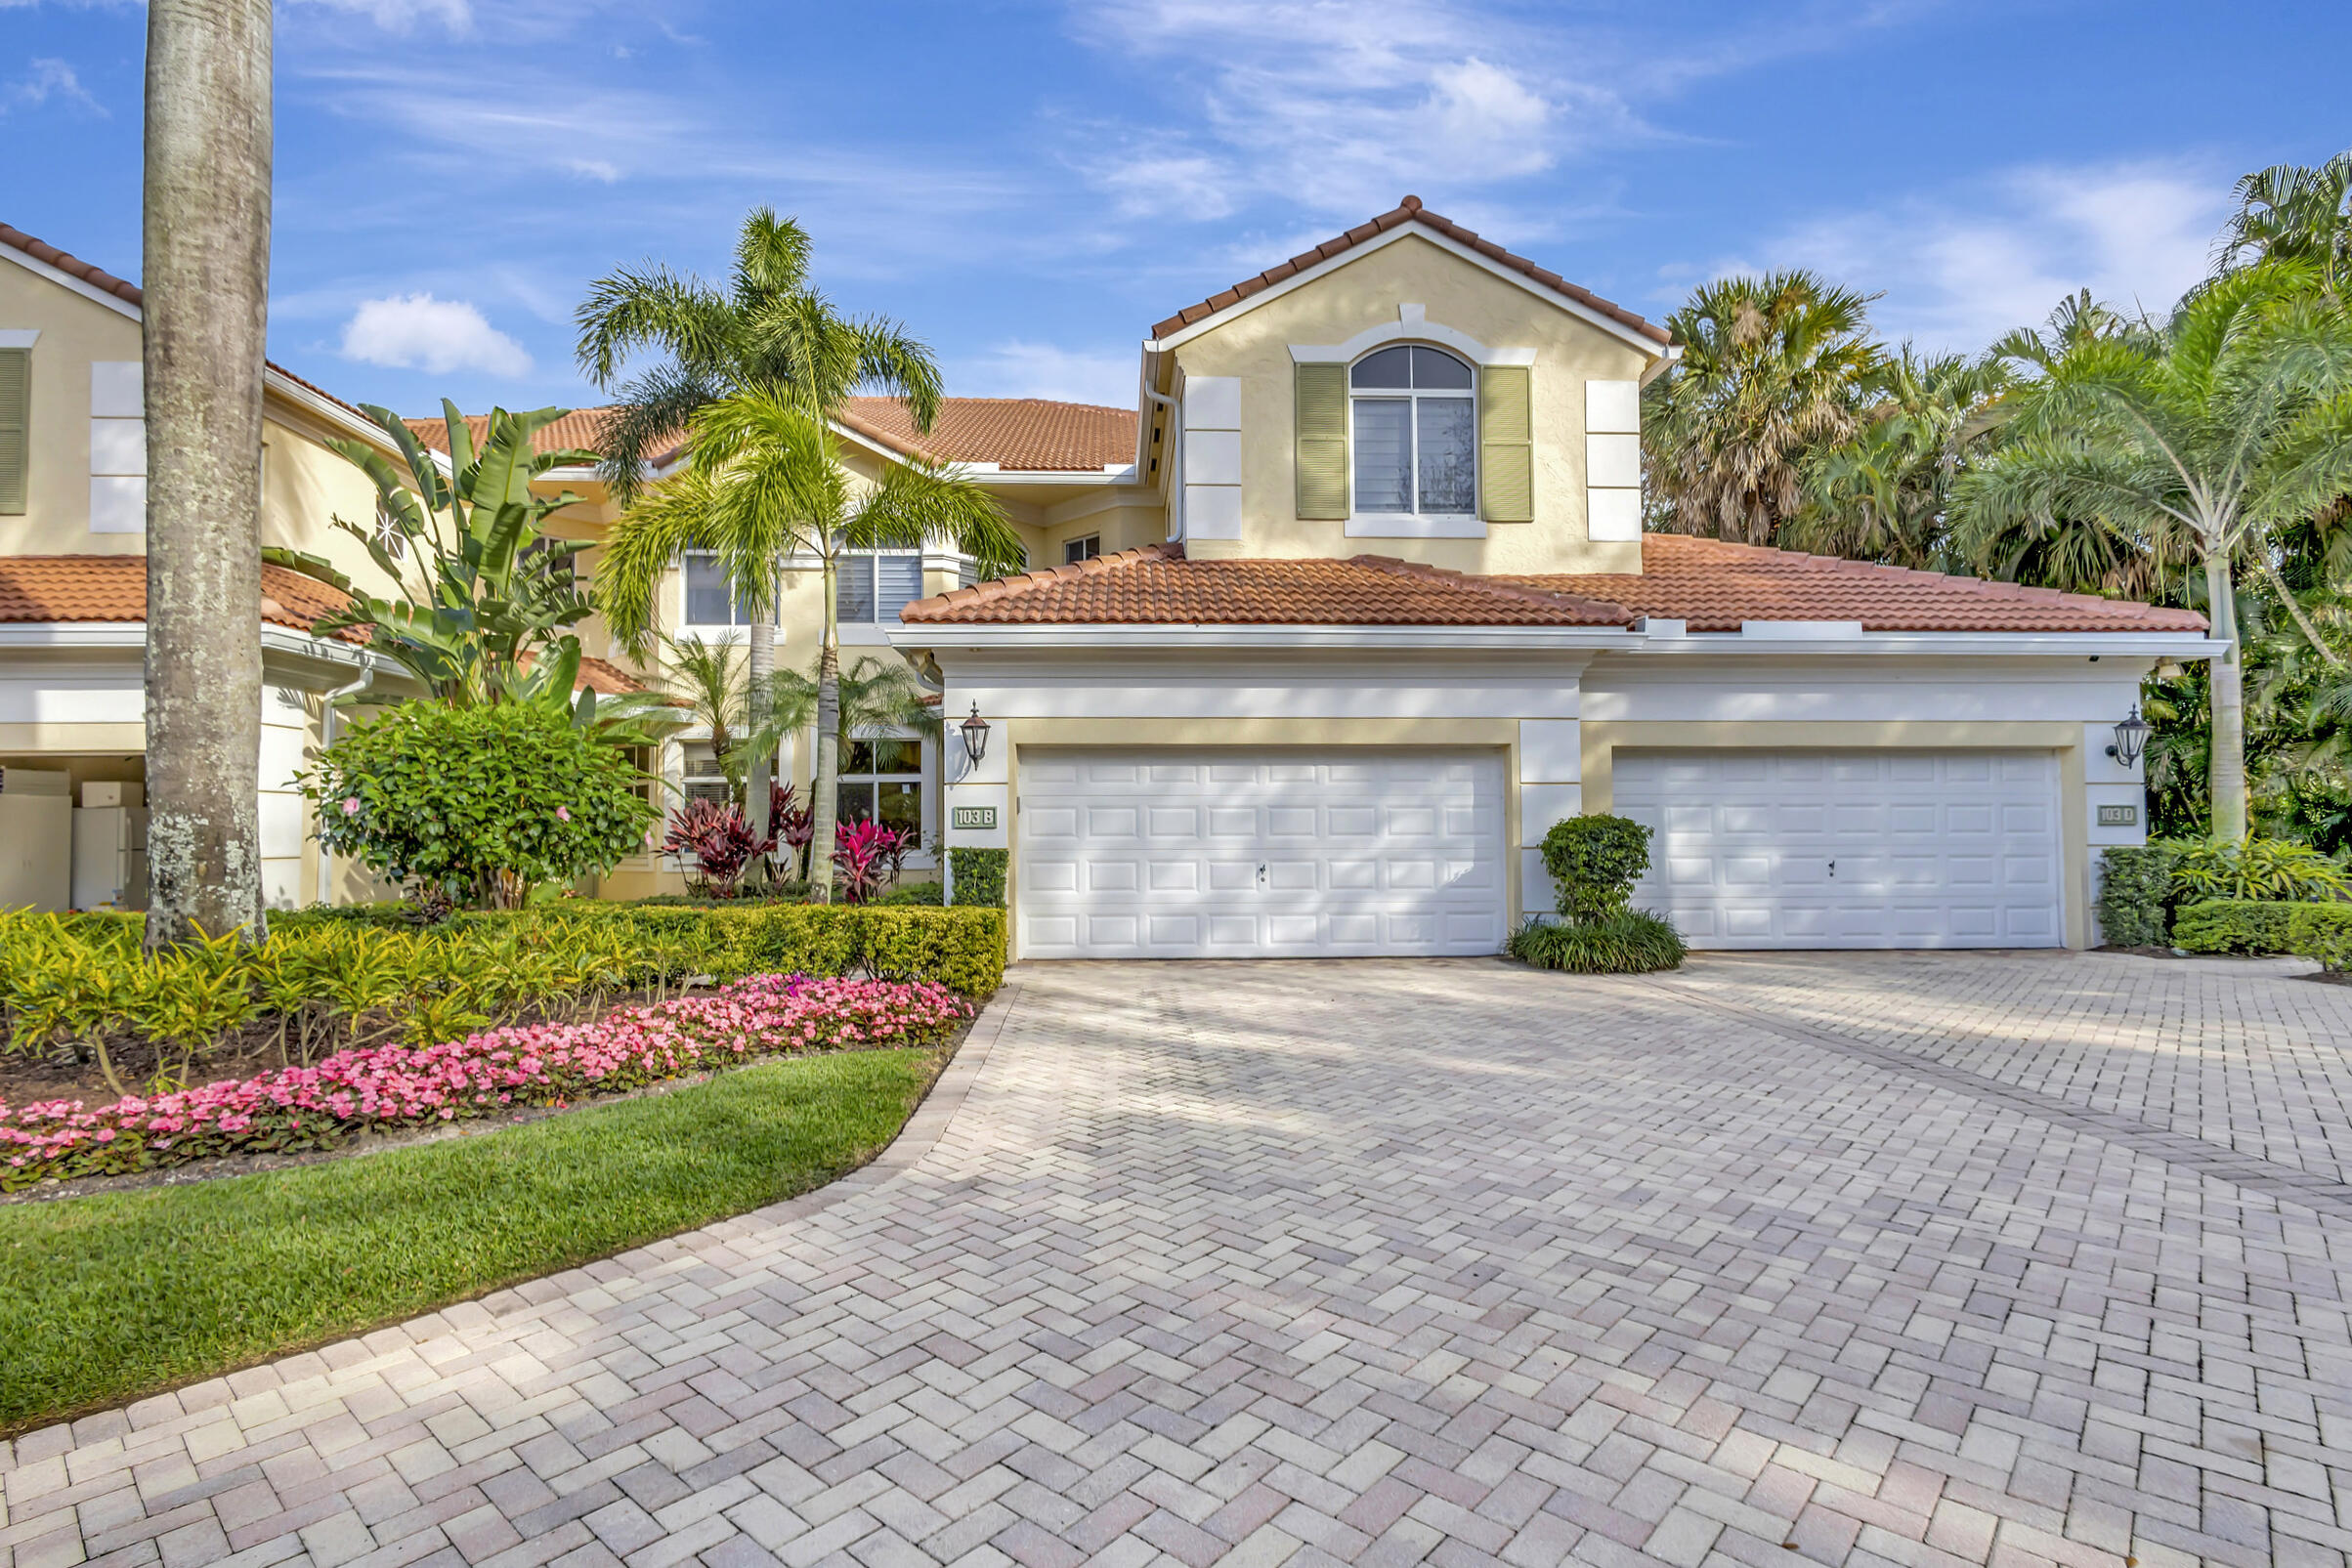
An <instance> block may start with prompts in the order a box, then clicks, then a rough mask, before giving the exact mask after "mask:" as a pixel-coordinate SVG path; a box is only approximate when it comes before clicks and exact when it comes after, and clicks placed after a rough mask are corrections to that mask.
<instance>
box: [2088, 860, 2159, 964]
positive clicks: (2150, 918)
mask: <svg viewBox="0 0 2352 1568" xmlns="http://www.w3.org/2000/svg"><path fill="white" fill-rule="evenodd" d="M2177 858H2178V855H2177V852H2176V851H2175V850H2174V849H2173V848H2172V847H2171V846H2170V845H2168V844H2145V845H2133V846H2124V845H2117V847H2115V848H2113V849H2110V850H2108V851H2106V852H2105V853H2104V854H2103V855H2101V856H2100V860H2101V862H2102V864H2103V867H2104V874H2103V875H2102V876H2101V877H2100V879H2099V930H2100V932H2101V934H2102V935H2104V937H2105V938H2106V940H2107V942H2108V943H2109V944H2110V945H2111V946H2113V947H2118V948H2155V947H2161V946H2162V945H2163V944H2164V941H2165V939H2166V937H2167V936H2168V934H2169V929H2170V924H2171V906H2172V892H2173V889H2172V865H2173V862H2174V860H2176V859H2177Z"/></svg>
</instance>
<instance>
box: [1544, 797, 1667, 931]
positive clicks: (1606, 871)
mask: <svg viewBox="0 0 2352 1568" xmlns="http://www.w3.org/2000/svg"><path fill="white" fill-rule="evenodd" d="M1543 855H1544V869H1545V870H1547V871H1549V872H1551V873H1552V885H1553V887H1554V888H1556V889H1557V890H1558V893H1559V899H1560V917H1561V919H1562V920H1565V921H1567V922H1568V923H1569V924H1570V925H1585V924H1590V923H1591V922H1593V921H1595V920H1602V919H1606V918H1607V917H1608V916H1609V915H1612V914H1615V913H1617V912H1618V911H1621V910H1623V909H1624V908H1625V903H1626V900H1628V899H1630V898H1631V897H1633V891H1634V883H1636V882H1638V881H1640V880H1641V877H1642V873H1643V872H1644V871H1646V870H1647V869H1649V829H1648V828H1646V827H1645V826H1642V825H1641V824H1640V823H1638V822H1635V821H1633V820H1632V819H1630V818H1626V817H1606V816H1598V815H1596V816H1591V817H1570V818H1568V819H1566V820H1565V821H1563V822H1557V823H1554V824H1553V825H1552V830H1551V831H1550V832H1548V833H1546V834H1544V849H1543Z"/></svg>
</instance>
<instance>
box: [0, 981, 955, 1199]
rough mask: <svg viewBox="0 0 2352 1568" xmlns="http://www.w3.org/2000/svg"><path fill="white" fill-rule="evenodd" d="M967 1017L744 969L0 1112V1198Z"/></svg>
mask: <svg viewBox="0 0 2352 1568" xmlns="http://www.w3.org/2000/svg"><path fill="white" fill-rule="evenodd" d="M970 1016H971V1006H970V1004H969V1003H968V1002H965V1001H964V1000H963V999H962V997H960V996H957V995H956V994H955V993H954V992H952V991H949V990H948V989H947V988H946V987H944V986H935V985H931V984H929V983H927V982H916V983H913V984H897V983H893V982H887V981H877V980H818V979H811V978H809V977H808V976H806V975H754V976H751V977H750V978H748V979H745V980H739V981H736V982H735V983H734V984H732V985H729V986H726V987H723V988H722V989H720V990H718V991H715V992H712V993H710V994H708V995H706V996H681V997H679V998H678V999H677V1000H675V1001H665V1002H659V1003H655V1004H653V1005H650V1006H643V1007H618V1008H615V1009H614V1010H613V1011H612V1012H610V1013H608V1014H606V1015H605V1016H604V1017H602V1018H600V1019H598V1020H597V1021H596V1022H594V1023H592V1024H539V1025H535V1026H533V1027H530V1028H517V1029H493V1030H490V1031H488V1032H486V1033H484V1034H480V1035H472V1036H468V1037H467V1038H464V1039H461V1040H452V1041H450V1042H449V1044H446V1045H431V1046H426V1047H424V1048H423V1049H416V1048H413V1047H410V1046H406V1045H378V1046H370V1047H368V1048H366V1049H363V1050H349V1051H341V1052H338V1053H337V1054H335V1055H333V1056H330V1057H328V1058H326V1060H324V1061H322V1062H321V1063H320V1064H319V1065H318V1066H316V1067H295V1068H283V1069H279V1070H278V1071H277V1072H271V1073H264V1074H262V1075H261V1076H260V1077H259V1078H251V1079H244V1080H235V1079H229V1080H223V1081H220V1082H218V1083H207V1084H205V1085H203V1086H202V1087H201V1088H193V1089H187V1090H183V1091H182V1092H180V1093H177V1094H160V1095H156V1096H154V1097H153V1098H151V1099H141V1098H138V1097H136V1096H134V1097H131V1098H128V1099H122V1100H117V1101H115V1102H114V1103H113V1104H111V1105H102V1106H96V1107H92V1106H90V1105H87V1104H85V1103H84V1102H82V1101H80V1100H49V1101H44V1102H41V1103H38V1104H33V1105H21V1106H15V1107H11V1106H8V1105H6V1104H0V1156H4V1157H5V1158H4V1159H0V1190H15V1189H17V1188H21V1187H27V1186H30V1185H32V1184H33V1183H34V1182H38V1181H46V1180H51V1179H70V1178H72V1177H76V1176H99V1175H117V1174H120V1173H122V1172H125V1171H132V1170H145V1169H149V1168H151V1167H153V1166H156V1165H178V1164H181V1163H183V1162H185V1161H190V1160H202V1159H206V1158H209V1157H212V1156H217V1155H229V1154H260V1153H283V1152H286V1151H289V1150H300V1149H315V1148H319V1147H321V1146H323V1145H326V1144H328V1143H331V1142H333V1141H334V1140H335V1139H337V1138H338V1137H340V1136H342V1135H343V1134H344V1133H347V1132H352V1131H358V1130H363V1129H367V1128H383V1127H409V1126H421V1125H427V1124H430V1123H436V1122H453V1121H456V1120H457V1119H459V1118H461V1117H480V1116H494V1115H496V1114H497V1113H498V1111H499V1110H500V1109H501V1108H503V1107H508V1106H515V1105H560V1104H564V1103H566V1102H568V1101H571V1100H575V1099H579V1098H582V1097H585V1096H590V1095H598V1094H614V1093H619V1092H620V1091H622V1090H625V1089H633V1088H638V1087H641V1086H642V1085H644V1084H647V1083H652V1082H656V1081H660V1080H662V1079H667V1078H677V1077H679V1076H681V1075H683V1074H687V1073H693V1072H698V1071H701V1070H703V1069H705V1068H709V1067H721V1066H726V1065H728V1064H730V1063H734V1062H742V1061H748V1060H750V1059H751V1058H753V1057H758V1056H770V1055H776V1054H779V1053H783V1052H803V1051H818V1050H826V1049H829V1048H833V1047H838V1046H858V1045H865V1046H873V1045H919V1044H924V1043H927V1042H929V1041H932V1040H936V1039H940V1038H944V1037H945V1036H946V1035H947V1033H948V1032H949V1031H950V1030H951V1029H952V1028H953V1027H954V1026H955V1025H956V1024H957V1023H959V1022H961V1021H962V1020H963V1019H965V1018H968V1017H970Z"/></svg>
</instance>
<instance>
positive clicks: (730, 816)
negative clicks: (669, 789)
mask: <svg viewBox="0 0 2352 1568" xmlns="http://www.w3.org/2000/svg"><path fill="white" fill-rule="evenodd" d="M775 847H776V839H775V835H774V834H772V833H771V834H770V835H769V837H768V841H767V842H766V843H764V844H763V843H761V842H760V841H759V840H758V839H756V838H754V837H752V836H751V825H750V824H749V823H748V822H747V821H746V820H745V819H744V809H743V807H741V806H739V805H737V804H735V802H733V801H732V800H689V801H688V802H686V804H685V805H683V806H681V807H679V808H678V810H677V811H676V812H675V813H674V814H673V815H672V816H671V817H670V819H669V832H668V833H667V835H665V836H664V837H663V840H662V848H663V850H665V851H666V852H668V853H669V854H672V855H692V856H693V857H694V858H695V862H696V864H697V865H699V866H700V867H701V868H702V871H703V876H704V882H703V884H702V891H705V892H707V893H709V894H710V895H711V896H712V897H713V898H722V899H731V898H733V897H735V884H736V881H737V879H738V878H740V877H741V876H742V875H743V874H744V868H745V867H746V866H748V865H749V864H750V862H751V857H752V856H754V855H764V854H766V853H767V852H768V851H769V850H772V849H774V848H775Z"/></svg>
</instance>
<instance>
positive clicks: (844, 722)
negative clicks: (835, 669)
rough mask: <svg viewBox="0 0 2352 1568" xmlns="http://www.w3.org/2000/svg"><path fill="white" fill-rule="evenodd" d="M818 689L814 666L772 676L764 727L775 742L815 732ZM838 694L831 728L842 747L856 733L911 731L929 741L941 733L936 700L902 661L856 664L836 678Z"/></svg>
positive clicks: (820, 687)
mask: <svg viewBox="0 0 2352 1568" xmlns="http://www.w3.org/2000/svg"><path fill="white" fill-rule="evenodd" d="M823 686H824V671H823V669H822V668H821V667H820V666H819V665H817V664H813V663H812V664H811V665H810V666H809V668H808V669H807V670H806V671H805V672H803V671H800V670H796V669H780V670H778V671H777V672H776V674H775V677H774V679H773V681H772V683H771V686H770V695H769V698H768V722H769V723H770V724H771V725H773V726H774V727H775V729H776V734H777V738H778V739H779V740H781V739H782V738H783V737H785V736H787V735H791V734H793V733H794V732H796V731H800V730H806V729H811V728H814V727H815V725H816V722H817V710H818V708H819V707H820V705H821V704H822V701H823ZM840 693H841V696H840V700H839V702H838V704H837V706H838V709H839V712H838V714H837V717H836V720H835V722H836V723H837V725H838V726H839V729H840V739H841V741H842V742H848V741H850V740H852V739H853V738H855V737H856V735H857V733H858V732H859V731H861V730H913V731H915V732H916V733H917V734H919V735H922V736H926V737H929V738H931V739H933V740H936V739H938V738H939V737H940V736H941V735H942V734H943V733H944V726H943V724H942V722H941V719H940V716H939V704H938V702H937V700H936V699H933V698H931V696H930V694H929V693H928V692H927V691H926V690H925V688H924V686H923V684H922V682H920V681H919V680H918V679H916V677H915V672H914V670H912V669H911V668H909V667H908V665H907V662H906V660H904V659H893V660H891V661H888V662H884V661H883V660H881V659H878V658H874V657H864V658H860V659H859V660H858V661H857V662H856V663H855V664H852V665H851V666H850V667H849V668H847V669H845V670H842V671H841V672H840Z"/></svg>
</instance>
